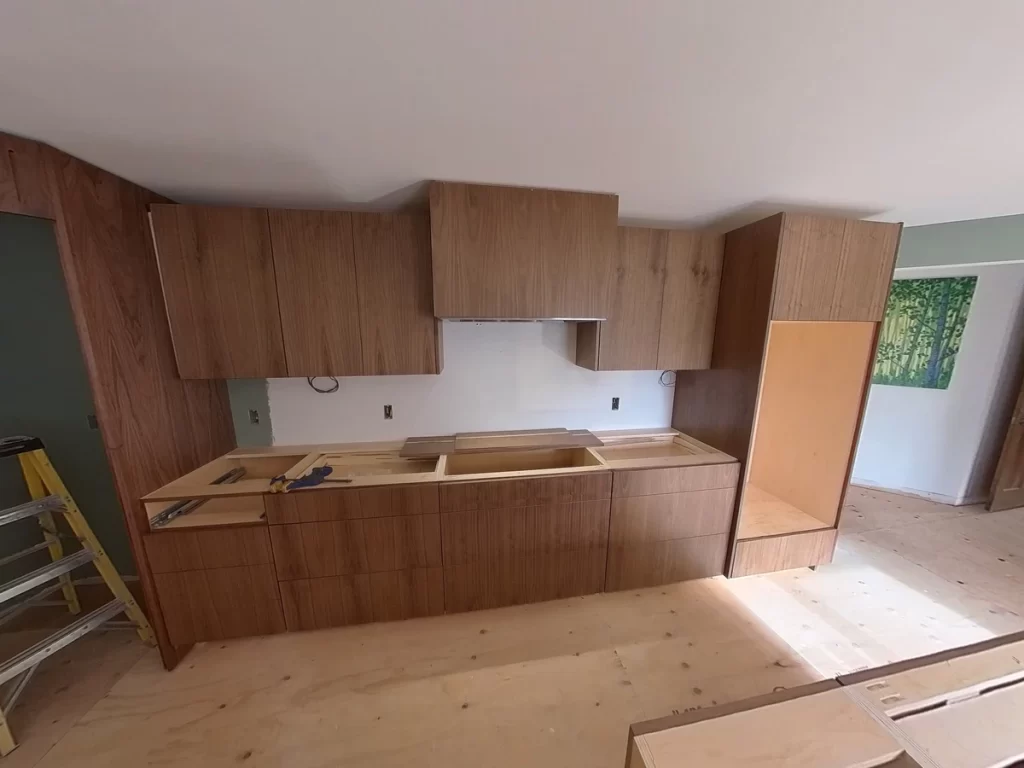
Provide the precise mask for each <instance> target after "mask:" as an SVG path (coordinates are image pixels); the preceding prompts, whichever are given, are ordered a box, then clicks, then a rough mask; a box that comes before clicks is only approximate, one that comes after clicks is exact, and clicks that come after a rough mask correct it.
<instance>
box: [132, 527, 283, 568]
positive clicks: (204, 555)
mask: <svg viewBox="0 0 1024 768" xmlns="http://www.w3.org/2000/svg"><path fill="white" fill-rule="evenodd" d="M142 539H143V542H144V545H145V548H146V558H147V560H148V561H149V567H150V570H152V571H153V573H176V572H180V571H197V570H204V569H208V568H230V567H234V566H240V565H263V564H268V563H269V564H272V563H273V562H274V559H273V556H272V555H271V550H270V535H269V532H268V530H267V526H266V525H262V524H260V525H253V526H240V527H232V528H227V527H225V528H211V529H204V530H189V531H163V532H158V533H147V534H144V535H143V537H142Z"/></svg>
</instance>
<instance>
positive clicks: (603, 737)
mask: <svg viewBox="0 0 1024 768" xmlns="http://www.w3.org/2000/svg"><path fill="white" fill-rule="evenodd" d="M1022 585H1024V510H1011V511H1008V512H1000V513H994V514H988V513H983V512H982V511H981V510H979V509H978V508H961V509H955V508H951V507H944V506H942V505H938V504H933V503H931V502H926V501H920V500H916V499H909V498H906V497H902V496H896V495H892V494H884V493H880V492H875V491H867V490H862V489H857V488H853V489H851V493H850V496H849V498H848V508H847V510H846V513H845V517H844V527H843V532H842V535H841V537H840V550H839V553H838V557H837V560H836V563H835V564H833V565H832V566H827V567H823V568H820V569H819V570H818V571H817V572H811V571H809V570H799V571H791V572H788V573H784V574H775V575H771V576H758V577H751V578H747V579H741V580H735V581H731V582H727V581H725V580H722V579H716V580H705V581H702V582H691V583H688V584H683V585H675V586H672V587H665V588H654V589H648V590H641V591H639V592H626V593H617V594H612V595H595V596H591V597H586V598H577V599H573V600H567V601H560V602H555V603H545V604H541V605H532V606H521V607H517V608H506V609H500V610H496V611H486V612H480V613H473V614H461V615H457V616H446V617H436V618H431V619H421V620H416V621H409V622H400V623H396V624H386V625H369V626H363V627H353V628H349V629H340V630H326V631H323V632H310V633H303V634H295V635H282V636H277V637H272V638H256V639H251V640H242V641H235V642H230V643H221V644H212V645H211V644H207V645H205V646H200V647H197V648H196V649H195V651H194V652H193V653H192V654H191V655H190V656H189V657H188V658H187V659H186V662H185V663H184V664H183V665H182V666H181V667H180V668H179V669H178V670H176V671H175V672H174V673H171V674H167V673H165V672H163V670H162V669H161V668H160V666H159V661H158V659H157V656H156V653H155V652H152V651H144V650H143V649H141V648H140V647H139V646H138V645H137V644H136V643H133V642H126V637H125V635H124V634H121V633H109V634H107V635H105V636H97V637H96V639H95V640H94V641H91V642H87V643H80V644H76V645H75V646H72V647H71V648H69V649H68V651H67V652H66V653H65V654H64V655H61V656H58V657H55V658H54V659H52V660H51V661H50V662H49V663H48V665H47V668H46V669H44V670H42V671H41V672H40V675H44V674H45V677H43V678H42V681H43V684H40V685H38V686H34V687H31V688H30V689H29V691H28V692H27V693H26V695H25V699H24V703H23V704H22V705H20V708H19V709H18V710H15V714H14V718H13V725H14V727H15V729H16V731H17V734H18V735H19V736H20V737H21V739H22V746H21V747H20V748H19V749H18V750H17V751H16V752H15V753H13V754H12V755H11V756H9V757H7V758H5V759H4V760H3V767H4V768H9V767H10V768H13V767H14V766H41V767H43V768H55V767H57V766H68V765H75V766H113V767H115V768H119V767H120V766H126V767H127V766H132V768H134V766H138V765H159V766H196V765H202V766H239V765H245V766H247V767H252V766H260V767H268V766H279V765H288V766H290V767H292V766H294V767H296V768H304V767H305V766H328V765H330V766H359V767H363V766H366V767H368V766H374V767H375V768H377V767H380V768H388V767H390V766H413V765H415V766H445V768H452V766H474V768H475V767H476V766H480V765H486V766H522V765H530V766H559V768H562V767H563V766H587V768H592V767H593V766H614V768H619V767H620V766H621V765H622V761H623V755H624V748H625V741H626V729H627V727H628V724H629V723H630V722H634V721H636V720H642V719H646V718H651V717H658V716H662V715H666V714H671V713H672V712H673V711H674V710H675V711H678V710H683V709H687V708H690V707H700V706H711V705H714V704H716V703H723V702H726V701H733V700H737V699H742V698H746V697H748V696H751V695H756V694H759V693H765V692H769V691H771V690H773V689H774V688H776V687H778V686H784V687H791V686H794V685H798V684H801V683H804V682H809V681H811V680H814V679H820V678H823V677H826V676H830V675H833V674H836V673H838V672H846V671H851V670H853V669H856V668H860V667H865V666H874V665H877V664H882V663H885V662H888V661H892V660H896V659H899V658H907V657H910V656H915V655H919V654H922V653H926V652H930V651H933V650H936V649H940V648H945V647H953V646H956V645H962V644H964V643H967V642H971V641H974V640H978V639H983V638H985V637H989V636H991V635H993V634H998V633H1003V632H1009V631H1013V630H1016V629H1021V628H1024V620H1022V619H1021V615H1024V589H1022ZM89 658H96V659H99V660H101V662H102V663H101V664H99V665H98V666H97V667H96V669H94V671H93V672H91V673H86V670H87V669H88V664H87V661H88V659H89ZM129 667H130V671H127V673H126V674H122V673H123V672H124V670H128V669H129ZM97 670H98V671H97ZM118 676H120V679H117V677H118ZM115 680H116V682H114V681H115ZM64 685H68V686H70V687H69V689H68V690H64V691H61V690H59V689H60V688H61V687H63V686H64Z"/></svg>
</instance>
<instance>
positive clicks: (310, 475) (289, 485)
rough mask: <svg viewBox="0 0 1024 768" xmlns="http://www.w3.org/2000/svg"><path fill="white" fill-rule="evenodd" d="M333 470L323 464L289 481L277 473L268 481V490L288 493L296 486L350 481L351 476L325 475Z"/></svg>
mask: <svg viewBox="0 0 1024 768" xmlns="http://www.w3.org/2000/svg"><path fill="white" fill-rule="evenodd" d="M333 471H334V467H332V466H331V465H329V464H325V465H324V466H322V467H314V468H313V469H311V470H310V471H309V472H307V473H306V474H304V475H303V476H302V477H299V478H296V479H295V480H292V481H290V482H289V480H288V478H287V477H285V476H284V475H278V476H277V477H275V478H273V479H272V480H271V481H270V492H271V493H288V491H294V490H295V489H297V488H312V487H313V486H316V485H320V484H321V483H351V482H352V478H350V477H338V478H334V477H331V478H329V477H327V476H328V475H329V474H331V473H332V472H333Z"/></svg>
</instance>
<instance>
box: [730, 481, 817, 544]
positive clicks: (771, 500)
mask: <svg viewBox="0 0 1024 768" xmlns="http://www.w3.org/2000/svg"><path fill="white" fill-rule="evenodd" d="M828 527H829V526H827V525H825V524H824V523H823V522H821V520H819V519H818V518H816V517H812V516H811V515H809V514H807V513H806V512H802V511H800V510H799V509H797V508H796V507H794V506H793V505H792V504H787V503H786V502H784V501H782V499H779V498H776V497H775V496H772V495H771V494H770V493H768V491H766V490H763V489H762V488H758V487H757V486H756V485H754V484H753V483H747V485H746V488H745V489H744V493H743V511H742V512H741V513H740V524H739V532H738V534H737V537H738V538H740V539H757V538H760V537H761V536H777V535H779V534H782V533H799V532H800V531H817V530H820V529H821V528H828Z"/></svg>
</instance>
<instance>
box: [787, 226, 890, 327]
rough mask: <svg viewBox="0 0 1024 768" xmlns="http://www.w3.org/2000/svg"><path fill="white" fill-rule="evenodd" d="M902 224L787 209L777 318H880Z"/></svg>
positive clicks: (851, 319)
mask: <svg viewBox="0 0 1024 768" xmlns="http://www.w3.org/2000/svg"><path fill="white" fill-rule="evenodd" d="M901 226H902V225H900V224H886V223H883V222H877V221H856V220H853V219H837V218H829V217H824V216H809V215H802V214H791V213H787V214H784V215H783V216H782V234H781V239H780V242H779V251H778V265H777V267H776V273H775V295H774V300H773V304H772V319H773V320H836V321H844V320H845V321H865V322H868V321H870V322H877V321H880V320H881V319H882V315H883V313H884V312H885V301H886V297H887V296H888V294H889V282H890V280H891V279H892V270H893V264H894V262H895V259H896V248H897V245H898V243H899V237H900V230H901Z"/></svg>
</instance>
